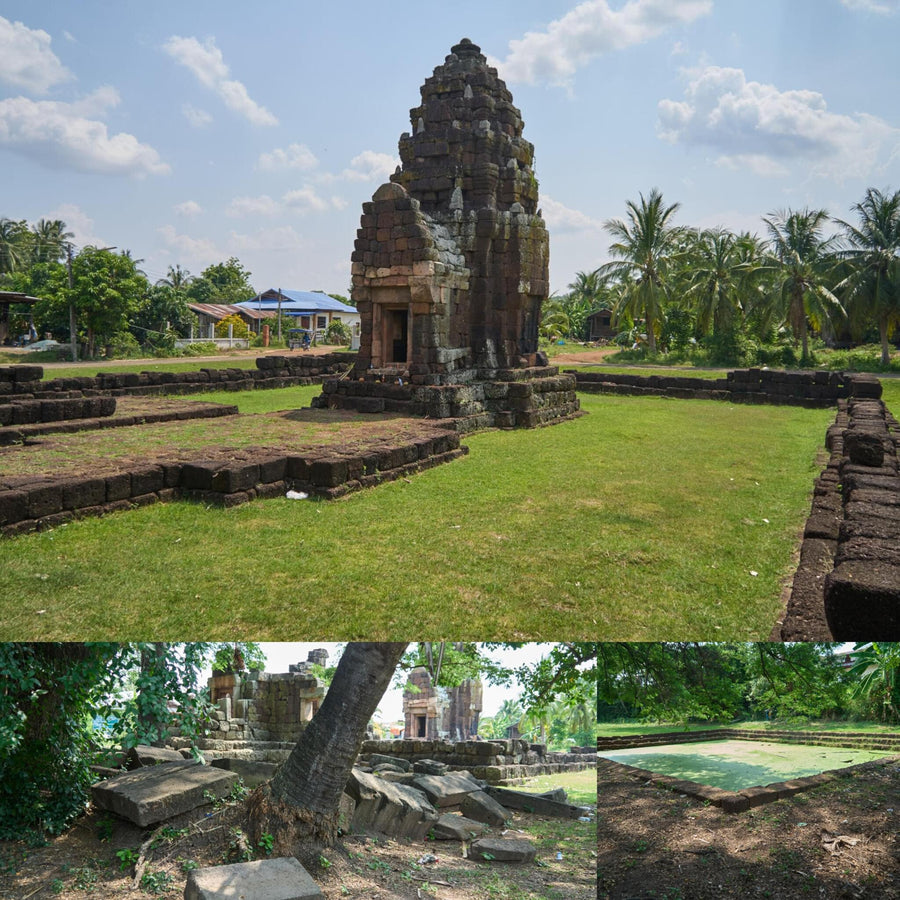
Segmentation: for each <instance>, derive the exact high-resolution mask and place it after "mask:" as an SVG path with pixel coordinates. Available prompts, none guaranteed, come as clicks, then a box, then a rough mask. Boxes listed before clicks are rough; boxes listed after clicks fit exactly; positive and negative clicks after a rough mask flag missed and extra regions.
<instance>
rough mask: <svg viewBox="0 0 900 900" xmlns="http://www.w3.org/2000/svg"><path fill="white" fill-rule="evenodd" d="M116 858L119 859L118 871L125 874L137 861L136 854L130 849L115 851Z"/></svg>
mask: <svg viewBox="0 0 900 900" xmlns="http://www.w3.org/2000/svg"><path fill="white" fill-rule="evenodd" d="M116 856H117V857H118V859H119V871H120V872H127V871H128V870H129V869H130V868H131V867H132V866H133V865H134V864H135V862H136V861H137V858H138V854H137V853H135V851H134V850H132V849H131V847H125V848H123V849H122V850H116Z"/></svg>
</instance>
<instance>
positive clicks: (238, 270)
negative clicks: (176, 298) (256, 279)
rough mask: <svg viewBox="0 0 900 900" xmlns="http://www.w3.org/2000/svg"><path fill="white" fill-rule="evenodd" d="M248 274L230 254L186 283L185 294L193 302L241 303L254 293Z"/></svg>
mask: <svg viewBox="0 0 900 900" xmlns="http://www.w3.org/2000/svg"><path fill="white" fill-rule="evenodd" d="M250 275H251V273H250V272H248V271H247V270H246V269H245V268H244V267H243V266H242V265H241V263H240V261H239V260H238V259H236V258H235V257H234V256H232V257H230V258H229V259H227V260H226V261H225V262H221V263H215V264H214V265H211V266H207V267H206V268H205V269H204V270H203V272H202V273H201V274H200V277H199V278H195V279H193V280H192V281H191V282H190V284H188V286H187V288H186V289H185V295H186V296H187V298H188V299H189V300H190V301H191V302H193V303H241V302H243V301H244V300H249V299H250V298H251V297H252V296H253V295H254V294H255V293H256V291H255V290H253V286H252V285H251V284H250Z"/></svg>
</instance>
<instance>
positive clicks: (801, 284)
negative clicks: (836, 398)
mask: <svg viewBox="0 0 900 900" xmlns="http://www.w3.org/2000/svg"><path fill="white" fill-rule="evenodd" d="M827 221H828V213H827V212H826V211H825V210H824V209H803V210H800V211H794V210H778V211H777V212H774V213H771V214H770V215H769V216H768V217H764V218H763V222H765V225H766V228H767V229H768V231H769V238H770V254H771V257H772V260H773V266H774V269H775V272H774V288H773V292H772V295H771V296H770V302H771V303H772V305H773V308H774V309H776V310H778V313H779V315H780V317H782V318H783V320H784V321H786V322H787V323H788V324H789V325H790V326H791V330H792V331H793V333H794V340H795V341H797V340H799V342H800V344H801V346H802V351H803V358H804V359H808V357H809V332H808V320H810V319H812V320H814V321H815V322H817V323H819V324H823V323H827V322H829V321H830V319H831V318H832V317H833V316H835V315H843V313H844V308H843V307H842V306H841V303H840V301H839V300H838V298H837V297H836V296H835V295H834V294H833V293H832V291H831V290H830V289H829V288H828V287H827V286H826V285H827V283H828V281H829V280H830V273H831V271H832V270H833V269H834V265H835V257H834V252H833V251H834V249H835V243H836V242H835V239H834V238H833V237H830V238H826V237H825V234H824V228H825V223H826V222H827Z"/></svg>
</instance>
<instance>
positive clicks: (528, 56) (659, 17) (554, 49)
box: [491, 0, 713, 85]
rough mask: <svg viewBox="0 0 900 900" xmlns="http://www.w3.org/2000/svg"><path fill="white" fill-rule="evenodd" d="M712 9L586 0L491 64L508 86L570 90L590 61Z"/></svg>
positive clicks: (685, 3)
mask: <svg viewBox="0 0 900 900" xmlns="http://www.w3.org/2000/svg"><path fill="white" fill-rule="evenodd" d="M712 6H713V4H712V0H628V2H627V3H626V4H625V5H624V6H623V7H622V8H621V9H615V10H614V9H610V8H609V3H608V2H607V0H587V2H585V3H580V4H579V5H578V6H576V7H575V8H574V9H572V10H570V11H569V12H567V13H566V14H565V15H564V16H563V17H562V18H560V19H556V20H555V21H553V22H551V23H550V24H549V25H548V26H547V28H546V30H545V31H529V32H528V33H527V34H526V35H525V37H523V38H521V39H520V40H514V41H510V42H509V54H508V55H507V57H506V59H505V60H502V61H498V60H491V62H492V64H493V65H496V66H497V67H498V69H499V70H500V74H501V75H502V76H503V77H504V78H505V79H506V80H507V81H512V82H525V83H527V84H535V83H536V82H549V83H550V84H556V85H569V84H571V82H572V79H573V77H574V75H575V72H576V70H577V69H579V68H581V67H582V66H584V65H586V64H587V63H588V62H590V60H592V59H593V58H594V57H596V56H600V55H601V54H603V53H610V52H612V51H614V50H624V49H625V48H626V47H631V46H634V45H635V44H642V43H644V42H645V41H649V40H651V39H652V38H655V37H658V36H659V35H660V34H662V33H663V32H665V31H666V30H667V29H669V28H672V27H673V26H677V25H682V24H684V23H686V22H692V21H693V20H694V19H696V18H698V17H699V16H703V15H706V14H707V13H708V12H710V11H711V10H712Z"/></svg>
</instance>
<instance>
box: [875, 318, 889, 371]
mask: <svg viewBox="0 0 900 900" xmlns="http://www.w3.org/2000/svg"><path fill="white" fill-rule="evenodd" d="M878 334H879V336H880V337H881V364H882V365H883V366H885V367H887V366H889V365H890V364H891V345H890V344H889V343H888V320H887V316H886V315H880V316H879V317H878Z"/></svg>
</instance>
